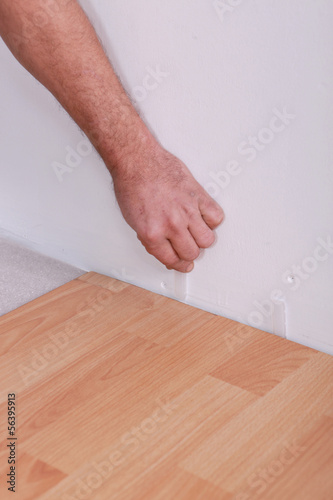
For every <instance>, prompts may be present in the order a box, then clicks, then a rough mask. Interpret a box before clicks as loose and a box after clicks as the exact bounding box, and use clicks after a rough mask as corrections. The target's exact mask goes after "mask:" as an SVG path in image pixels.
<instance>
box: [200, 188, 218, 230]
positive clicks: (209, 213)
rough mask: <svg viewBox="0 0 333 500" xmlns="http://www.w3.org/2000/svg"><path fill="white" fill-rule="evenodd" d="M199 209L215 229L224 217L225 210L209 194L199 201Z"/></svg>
mask: <svg viewBox="0 0 333 500" xmlns="http://www.w3.org/2000/svg"><path fill="white" fill-rule="evenodd" d="M199 210H200V212H201V215H202V218H203V220H204V221H205V223H206V224H207V226H208V227H210V229H215V228H216V227H217V226H219V225H220V224H221V222H222V221H223V219H224V212H223V210H222V208H221V207H220V205H219V204H218V203H216V201H215V200H213V198H211V197H210V196H209V195H208V194H207V195H206V196H205V197H204V198H202V199H201V200H200V202H199Z"/></svg>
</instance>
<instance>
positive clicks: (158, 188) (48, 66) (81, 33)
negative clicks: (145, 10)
mask: <svg viewBox="0 0 333 500" xmlns="http://www.w3.org/2000/svg"><path fill="white" fill-rule="evenodd" d="M0 35H1V37H2V38H3V40H4V42H5V43H6V44H7V46H8V48H9V49H10V50H11V52H12V53H13V55H14V56H15V57H16V59H17V60H18V61H19V62H20V63H21V64H22V65H23V66H24V67H25V68H26V69H27V70H28V71H29V72H30V73H31V74H32V75H33V76H34V77H35V78H36V79H37V80H39V81H40V82H41V83H42V84H43V85H44V86H45V87H46V88H47V89H48V90H49V91H50V92H51V93H52V94H53V95H54V96H55V98H56V99H57V100H58V101H59V102H60V104H61V105H62V106H63V107H64V108H65V109H66V111H67V112H68V113H69V115H70V116H71V117H72V118H73V120H74V121H75V122H76V123H77V124H78V125H79V127H80V128H81V129H82V130H83V131H84V133H85V134H86V135H87V137H88V138H89V139H90V141H91V142H92V144H93V145H94V147H95V148H96V150H97V151H98V152H99V154H100V155H101V157H102V159H103V161H104V163H105V165H106V167H107V168H108V170H109V172H110V173H111V176H112V179H113V185H114V190H115V195H116V198H117V202H118V204H119V207H120V209H121V212H122V214H123V217H124V219H125V220H126V222H127V223H128V224H129V225H130V226H131V227H132V228H133V229H134V231H135V232H136V234H137V237H138V239H139V240H140V242H141V243H142V244H143V246H144V247H145V249H146V250H147V252H148V253H150V254H152V255H154V256H155V257H156V258H157V259H158V260H159V261H160V262H162V263H163V264H164V265H165V266H166V267H167V268H168V269H175V270H177V271H181V272H189V271H191V270H192V269H193V266H194V260H195V259H196V258H197V257H198V256H199V254H200V251H201V249H203V248H208V247H209V246H211V245H212V244H213V242H214V241H215V234H214V229H215V228H216V227H217V226H218V225H219V224H220V223H221V222H222V220H223V217H224V214H223V211H222V208H221V207H220V206H219V205H218V204H217V203H216V202H215V200H213V199H212V198H211V197H210V196H209V195H208V193H207V192H206V191H205V190H204V189H203V187H202V186H201V185H200V184H199V183H198V182H197V181H196V180H195V179H194V177H193V175H192V174H191V172H190V171H189V169H188V168H187V167H186V165H185V164H184V163H183V162H182V161H181V160H180V159H178V158H177V157H175V156H174V155H173V154H171V153H170V152H168V151H167V150H165V149H164V148H163V147H162V145H161V144H160V143H159V142H158V140H157V139H156V138H155V137H154V135H153V133H152V132H151V131H150V130H149V129H148V128H147V126H146V125H145V124H144V122H143V121H142V119H141V117H140V116H139V114H138V113H137V111H136V110H135V108H134V107H133V106H132V103H131V101H130V99H129V97H128V96H127V94H126V92H125V90H124V89H123V87H122V85H121V83H120V81H119V80H118V77H117V75H116V74H115V72H114V70H113V68H112V66H111V64H110V62H109V60H108V58H107V56H106V54H105V52H104V50H103V48H102V46H101V44H100V42H99V40H98V37H97V35H96V33H95V31H94V28H93V27H92V25H91V23H90V21H89V19H88V18H87V16H86V14H85V13H84V11H83V10H82V8H81V7H80V5H79V3H78V2H77V1H76V0H0Z"/></svg>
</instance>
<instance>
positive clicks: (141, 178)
mask: <svg viewBox="0 0 333 500" xmlns="http://www.w3.org/2000/svg"><path fill="white" fill-rule="evenodd" d="M112 176H113V182H114V189H115V194H116V198H117V201H118V204H119V207H120V209H121V212H122V214H123V216H124V218H125V220H126V222H127V223H128V224H129V225H130V226H131V227H132V228H133V229H134V231H136V233H137V237H138V239H139V240H140V241H141V243H142V244H143V246H144V247H145V249H146V250H147V252H148V253H150V254H151V255H154V257H156V258H157V259H158V260H159V261H160V262H162V264H164V265H165V266H166V267H167V269H175V270H177V271H181V272H189V271H191V270H192V269H193V267H194V264H193V261H194V260H195V259H196V258H197V257H198V256H199V254H200V249H202V248H208V247H209V246H211V245H212V244H213V243H214V241H215V235H214V232H213V229H215V228H216V227H217V226H218V225H219V224H220V223H221V222H222V220H223V218H224V214H223V210H222V208H221V207H220V206H219V205H218V204H217V203H216V202H215V201H214V200H213V199H212V198H211V197H210V196H209V195H208V194H207V192H206V191H205V190H204V189H203V188H202V186H200V184H199V183H198V182H197V181H196V180H195V179H194V177H193V176H192V174H191V172H190V171H189V170H188V168H187V167H186V166H185V165H184V163H183V162H182V161H180V160H179V159H178V158H176V157H175V156H174V155H172V154H171V153H169V152H168V151H166V150H164V149H163V148H162V147H161V146H159V145H157V146H154V147H153V148H147V149H146V150H144V151H141V152H140V153H138V152H137V153H135V154H134V155H133V154H132V155H130V157H125V158H123V159H122V165H121V168H119V169H117V171H116V172H113V173H112Z"/></svg>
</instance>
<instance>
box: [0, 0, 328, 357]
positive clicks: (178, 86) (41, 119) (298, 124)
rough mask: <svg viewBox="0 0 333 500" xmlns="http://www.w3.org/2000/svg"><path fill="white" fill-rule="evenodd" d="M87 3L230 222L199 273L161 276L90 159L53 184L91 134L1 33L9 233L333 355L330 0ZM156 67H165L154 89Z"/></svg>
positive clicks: (166, 141)
mask: <svg viewBox="0 0 333 500" xmlns="http://www.w3.org/2000/svg"><path fill="white" fill-rule="evenodd" d="M236 4H238V5H237V6H236ZM82 5H83V6H84V7H85V9H86V11H87V13H88V14H89V16H90V17H91V19H92V20H93V21H94V25H95V27H96V29H97V31H98V33H99V35H100V37H101V38H102V40H103V43H104V45H105V47H106V49H107V51H108V54H109V56H110V58H111V60H112V61H113V63H114V66H115V69H116V71H117V72H118V73H119V75H120V77H121V78H122V81H123V84H124V85H125V87H126V89H127V91H128V92H129V93H131V95H132V96H133V98H134V99H136V101H137V106H138V108H139V109H140V110H141V113H142V116H143V117H144V118H145V120H146V122H147V123H148V124H149V125H150V127H151V128H152V129H153V130H154V132H155V133H156V135H157V136H158V138H159V139H160V141H161V142H162V144H163V145H164V146H165V147H166V148H169V149H170V150H171V151H172V152H173V153H174V154H176V155H178V156H179V157H180V158H181V159H182V160H183V161H185V163H186V164H187V165H188V166H189V168H190V169H191V171H192V172H193V174H194V175H195V177H196V178H197V180H198V181H199V182H201V183H202V184H203V185H204V186H205V187H206V188H207V190H208V191H209V192H210V193H211V194H212V195H213V196H214V197H215V199H216V200H217V201H218V202H219V203H220V204H221V205H222V206H223V208H224V211H225V213H226V220H225V222H224V224H223V225H222V226H221V227H220V228H219V229H218V231H217V235H218V240H217V243H216V244H215V246H214V247H213V248H211V249H209V250H206V251H205V254H204V256H203V257H200V259H199V260H198V261H197V263H196V266H195V270H194V271H193V272H192V273H191V274H190V275H188V276H185V275H182V274H180V273H176V272H174V271H168V270H166V269H165V268H164V266H162V264H160V263H159V262H158V261H157V260H155V259H154V258H153V257H152V256H150V255H148V254H147V253H146V252H145V250H144V248H143V247H142V246H141V244H140V243H139V241H138V240H137V238H136V235H135V233H134V231H133V230H132V229H131V228H130V227H129V226H127V225H126V223H125V222H124V221H123V219H122V217H121V214H120V210H119V208H118V207H117V205H116V202H115V197H114V195H113V192H112V187H111V182H110V176H109V173H108V172H107V170H106V169H105V167H104V165H103V163H102V162H101V160H100V159H99V158H98V157H97V155H96V154H95V153H91V154H89V155H88V156H86V157H85V158H83V159H82V161H81V163H80V165H79V166H77V167H76V168H74V169H72V171H71V172H67V173H65V174H64V175H63V176H62V177H61V178H62V182H60V181H59V180H58V178H57V176H56V173H55V170H54V165H55V164H54V162H59V163H63V164H64V163H65V158H66V154H67V151H66V148H68V147H71V148H74V149H75V148H77V145H78V144H79V143H80V141H82V139H83V137H82V135H81V133H80V131H79V130H78V128H77V126H76V125H75V124H73V123H72V121H71V120H70V118H69V117H68V116H67V115H66V113H65V112H64V111H63V110H62V109H61V108H60V106H59V105H58V104H57V103H56V102H55V100H54V98H53V97H52V96H51V95H50V94H49V93H48V92H47V91H46V90H45V89H44V88H43V87H42V86H41V85H40V84H39V83H37V82H36V81H35V80H34V79H33V78H32V77H31V76H30V75H29V74H28V73H27V72H26V71H25V70H24V69H23V68H21V67H20V66H19V64H18V63H17V62H16V61H15V60H14V58H13V57H12V56H11V55H10V53H9V51H8V49H7V48H6V47H5V45H4V44H3V43H0V58H1V68H2V71H1V75H0V92H1V99H0V111H1V118H2V119H1V122H0V143H1V157H0V168H1V186H0V228H2V230H1V232H2V234H8V235H9V236H11V237H14V238H18V239H21V240H22V239H23V240H24V241H25V244H26V246H28V247H31V248H36V249H38V250H39V251H41V252H43V253H45V254H47V255H50V256H53V257H56V258H59V259H62V260H64V261H66V262H68V263H70V264H73V265H75V266H78V267H81V268H83V269H86V270H94V271H97V272H101V273H104V274H107V275H110V276H115V277H117V278H120V279H123V280H125V281H129V282H131V283H134V284H137V285H140V286H142V287H145V288H148V289H150V290H153V291H155V292H157V293H162V294H166V295H169V296H172V297H176V298H178V299H180V300H185V301H186V302H187V303H190V304H192V305H195V306H198V307H201V308H203V309H207V310H209V311H212V312H214V313H217V314H221V315H224V316H228V317H231V318H233V319H238V320H240V321H242V322H244V323H251V324H253V325H258V327H259V328H261V329H263V330H267V331H269V332H273V333H276V334H278V335H281V336H285V337H287V338H288V339H291V340H295V341H297V342H301V343H303V344H306V345H310V346H312V347H315V348H317V349H320V350H323V351H326V352H330V353H333V326H332V325H333V307H332V303H333V290H332V283H333V255H332V254H333V248H332V246H331V247H330V248H329V249H328V250H329V251H330V252H331V253H329V252H328V251H325V250H324V249H323V250H321V251H320V252H319V253H318V249H317V250H316V248H317V247H318V245H319V243H318V241H319V240H318V238H322V239H323V240H326V239H327V237H329V236H330V237H331V238H332V240H333V216H332V214H333V196H332V188H333V171H332V164H333V162H332V160H333V158H332V156H333V155H332V148H331V147H330V146H331V144H332V130H333V118H332V117H333V113H332V111H333V110H332V107H333V106H332V105H333V99H332V91H333V85H332V83H333V80H332V78H333V67H332V57H331V50H332V46H333V40H332V38H333V30H332V29H331V26H332V20H333V3H332V2H331V0H293V1H292V2H291V1H290V0H261V1H260V0H244V1H239V0H225V1H224V5H225V6H226V7H225V8H224V10H223V2H222V1H220V2H214V1H213V0H212V1H209V0H168V1H167V2H166V1H164V0H140V2H138V1H136V0H95V1H93V0H84V1H82ZM156 66H158V67H159V68H160V71H162V72H163V73H165V75H164V76H163V77H161V78H160V82H158V84H157V85H156V88H155V89H154V90H150V91H148V92H146V93H145V91H144V89H142V85H143V81H144V78H145V76H146V75H147V73H149V72H150V71H151V70H153V69H155V68H156ZM140 87H141V88H140ZM145 94H146V95H145ZM284 109H285V110H286V113H287V114H289V115H292V116H291V117H290V118H289V119H286V120H285V123H284V124H283V123H282V122H281V120H273V117H274V116H275V115H276V114H277V113H278V112H280V113H281V112H283V110H284ZM269 126H270V127H273V129H274V132H270V131H269V130H267V127H269ZM277 128H278V129H279V131H277ZM265 129H266V130H265ZM251 136H252V137H258V138H259V142H258V143H257V146H256V147H257V149H255V148H253V146H252V150H251V151H249V149H248V148H249V146H248V145H247V143H248V141H249V140H251V139H249V137H251ZM263 143H265V144H263ZM259 149H260V150H259ZM230 162H233V163H230ZM232 168H233V170H232ZM228 169H229V172H231V173H232V174H233V175H230V173H229V174H228V173H226V172H228ZM314 255H315V257H314ZM319 259H321V260H319ZM293 266H300V269H299V270H297V269H294V271H293V270H292V268H293ZM297 273H302V277H301V278H300V277H299V276H297ZM288 279H289V281H288ZM274 289H279V290H280V291H281V292H280V295H279V300H277V301H276V304H275V306H274V305H273V302H272V300H271V297H272V292H273V290H274ZM263 306H264V307H265V308H264V309H263Z"/></svg>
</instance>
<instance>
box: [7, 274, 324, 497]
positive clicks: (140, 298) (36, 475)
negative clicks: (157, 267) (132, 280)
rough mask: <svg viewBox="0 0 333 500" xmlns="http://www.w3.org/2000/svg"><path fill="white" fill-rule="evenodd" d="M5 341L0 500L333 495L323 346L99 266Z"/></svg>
mask: <svg viewBox="0 0 333 500" xmlns="http://www.w3.org/2000/svg"><path fill="white" fill-rule="evenodd" d="M0 346H1V348H0V349H1V351H0V354H1V358H0V359H1V364H0V387H1V400H0V401H1V405H0V423H1V425H0V432H1V437H0V441H1V446H0V498H1V499H7V498H8V499H9V498H11V499H12V498H16V499H19V500H55V499H57V500H58V499H61V500H73V499H91V500H118V499H119V500H197V499H198V500H199V499H202V500H248V499H269V500H332V499H333V358H332V357H330V356H329V355H327V354H323V353H321V352H318V351H315V350H312V349H310V348H308V347H305V346H302V345H299V344H296V343H293V342H290V341H287V340H285V339H282V338H280V337H277V336H274V335H271V334H268V333H265V332H262V331H259V330H256V329H254V328H251V327H248V326H244V325H242V324H240V323H237V322H235V321H231V320H229V319H226V318H223V317H219V316H215V315H213V314H210V313H207V312H205V311H202V310H200V309H196V308H193V307H191V306H188V305H185V304H182V303H180V302H177V301H174V300H172V299H169V298H166V297H164V296H160V295H157V294H154V293H152V292H149V291H147V290H144V289H141V288H139V287H136V286H133V285H129V284H127V283H123V282H121V281H117V280H115V279H112V278H109V277H106V276H102V275H99V274H96V273H86V274H84V275H82V276H80V277H79V278H76V279H74V280H73V281H70V282H69V283H67V284H64V285H63V286H61V287H59V288H57V289H55V290H53V291H50V292H49V293H47V294H45V295H43V296H41V297H39V298H37V299H35V300H34V301H32V302H30V303H28V304H25V305H23V306H22V307H20V308H18V309H16V310H14V311H12V312H9V313H8V314H6V315H4V316H2V317H1V318H0ZM8 394H13V395H15V399H14V397H13V396H12V398H11V400H12V401H14V402H15V412H16V415H15V416H16V421H15V430H13V433H14V435H13V436H9V434H8V433H9V431H8V425H7V413H8V403H7V398H8ZM12 407H13V406H12V403H11V406H10V408H12ZM11 423H12V421H11ZM14 438H17V439H14ZM8 443H9V444H10V443H11V446H12V451H13V453H15V458H16V460H17V461H16V464H15V467H16V469H15V480H16V495H13V493H12V492H9V491H8V490H7V487H8V486H9V485H8V484H6V482H5V481H6V474H8V471H9V465H8V462H7V460H8V456H9V454H10V446H9V447H8ZM6 445H7V446H6Z"/></svg>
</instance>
